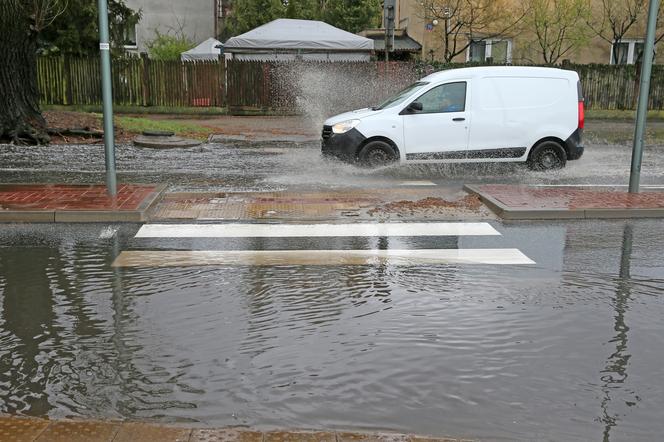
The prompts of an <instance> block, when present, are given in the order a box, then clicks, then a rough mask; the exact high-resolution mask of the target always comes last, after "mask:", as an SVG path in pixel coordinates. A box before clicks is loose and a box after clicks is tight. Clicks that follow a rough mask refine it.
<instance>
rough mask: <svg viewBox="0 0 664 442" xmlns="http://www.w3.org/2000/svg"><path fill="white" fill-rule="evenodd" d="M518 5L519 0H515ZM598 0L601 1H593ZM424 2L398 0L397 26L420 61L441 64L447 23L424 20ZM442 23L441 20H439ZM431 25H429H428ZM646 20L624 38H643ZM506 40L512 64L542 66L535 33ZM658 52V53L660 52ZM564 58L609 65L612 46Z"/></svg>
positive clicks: (659, 57)
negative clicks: (415, 47) (414, 47)
mask: <svg viewBox="0 0 664 442" xmlns="http://www.w3.org/2000/svg"><path fill="white" fill-rule="evenodd" d="M513 1H514V2H515V4H518V3H519V2H520V0H513ZM594 1H599V0H594ZM421 2H422V0H397V7H396V17H395V18H396V23H397V27H398V28H402V29H405V30H406V31H407V33H408V35H409V36H411V37H412V38H413V39H415V40H416V41H417V42H418V43H420V44H421V45H422V52H421V54H420V56H421V58H422V59H424V60H431V59H432V58H433V60H436V61H441V60H442V59H443V29H444V23H438V25H436V26H432V19H431V18H428V17H425V15H424V11H423V8H422V6H421ZM439 21H441V20H440V19H439ZM427 25H429V26H427ZM645 27H646V24H645V17H644V19H643V20H642V22H641V23H637V24H636V25H635V26H634V27H633V28H632V29H631V30H630V32H629V33H628V34H627V35H626V36H625V38H640V39H643V38H644V36H645ZM505 37H508V38H511V39H512V62H513V63H543V62H544V60H543V58H542V56H541V55H540V54H539V52H538V51H537V46H536V39H535V35H534V32H533V31H531V30H529V29H519V30H517V29H515V30H514V31H513V32H512V33H511V34H510V35H506V36H505ZM459 44H460V45H461V46H465V45H466V44H467V40H466V39H464V38H462V39H460V40H459ZM658 49H659V50H658ZM655 51H656V56H655V61H656V63H664V41H662V42H660V43H659V44H658V46H657V47H656V48H655ZM563 58H566V59H569V60H570V61H572V62H573V63H581V64H587V63H600V64H608V63H609V62H610V59H611V44H610V43H608V42H607V41H605V40H603V39H601V38H599V37H593V38H590V39H589V41H588V42H587V43H586V44H585V45H584V46H583V47H580V48H579V49H577V50H576V51H574V52H570V53H568V54H567V55H565V56H564V57H563ZM453 61H455V62H465V61H466V52H465V51H464V52H463V53H461V54H459V55H457V56H456V57H455V58H454V60H453Z"/></svg>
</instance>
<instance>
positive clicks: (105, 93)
mask: <svg viewBox="0 0 664 442" xmlns="http://www.w3.org/2000/svg"><path fill="white" fill-rule="evenodd" d="M97 8H98V9H99V52H100V55H101V91H102V100H103V110H104V149H105V150H104V152H105V158H106V192H107V193H108V194H109V196H115V195H116V194H117V181H116V176H115V137H114V134H113V89H112V86H111V46H110V42H109V38H108V34H109V32H108V2H107V0H97Z"/></svg>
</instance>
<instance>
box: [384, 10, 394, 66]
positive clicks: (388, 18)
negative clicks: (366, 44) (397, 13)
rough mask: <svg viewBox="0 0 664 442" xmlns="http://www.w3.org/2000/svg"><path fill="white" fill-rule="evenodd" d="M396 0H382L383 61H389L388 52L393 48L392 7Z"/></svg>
mask: <svg viewBox="0 0 664 442" xmlns="http://www.w3.org/2000/svg"><path fill="white" fill-rule="evenodd" d="M395 7H396V0H384V1H383V16H384V22H385V61H389V59H390V56H389V53H390V52H392V51H393V50H394V8H395Z"/></svg>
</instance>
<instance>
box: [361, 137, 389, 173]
mask: <svg viewBox="0 0 664 442" xmlns="http://www.w3.org/2000/svg"><path fill="white" fill-rule="evenodd" d="M398 158H399V157H398V155H397V153H396V152H395V150H394V148H393V147H392V146H390V145H389V144H388V143H386V142H385V141H380V140H376V141H371V142H369V143H367V144H366V146H364V147H363V148H362V150H360V154H359V155H358V160H359V163H360V164H361V165H362V166H364V167H369V168H375V167H383V166H388V165H390V164H392V163H394V162H396V161H397V159H398Z"/></svg>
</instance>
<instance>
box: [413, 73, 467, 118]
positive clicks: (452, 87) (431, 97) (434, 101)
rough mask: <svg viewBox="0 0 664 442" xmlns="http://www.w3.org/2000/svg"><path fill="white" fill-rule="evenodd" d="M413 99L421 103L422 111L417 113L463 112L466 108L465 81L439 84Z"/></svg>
mask: <svg viewBox="0 0 664 442" xmlns="http://www.w3.org/2000/svg"><path fill="white" fill-rule="evenodd" d="M415 101H417V102H420V103H422V111H420V112H418V114H438V113H445V112H463V111H464V110H466V82H465V81H461V82H458V83H447V84H441V85H440V86H436V87H435V88H433V89H431V90H430V91H427V92H425V93H424V94H422V95H420V97H419V98H418V99H416V100H415Z"/></svg>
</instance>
